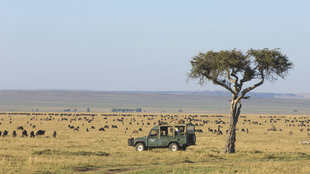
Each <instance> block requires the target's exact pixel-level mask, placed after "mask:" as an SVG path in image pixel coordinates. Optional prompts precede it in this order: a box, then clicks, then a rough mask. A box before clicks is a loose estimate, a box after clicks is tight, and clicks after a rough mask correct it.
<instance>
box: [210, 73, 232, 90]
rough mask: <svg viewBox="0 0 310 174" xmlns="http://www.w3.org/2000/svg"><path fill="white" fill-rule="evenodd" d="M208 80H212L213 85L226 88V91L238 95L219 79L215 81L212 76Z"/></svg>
mask: <svg viewBox="0 0 310 174" xmlns="http://www.w3.org/2000/svg"><path fill="white" fill-rule="evenodd" d="M206 77H207V78H208V79H212V81H213V83H215V84H217V85H220V86H222V87H224V88H225V89H227V90H228V91H229V92H231V93H232V94H236V93H235V91H233V90H232V89H231V88H230V87H229V86H227V85H226V84H225V83H222V82H220V81H218V80H217V79H214V78H212V77H210V76H206Z"/></svg>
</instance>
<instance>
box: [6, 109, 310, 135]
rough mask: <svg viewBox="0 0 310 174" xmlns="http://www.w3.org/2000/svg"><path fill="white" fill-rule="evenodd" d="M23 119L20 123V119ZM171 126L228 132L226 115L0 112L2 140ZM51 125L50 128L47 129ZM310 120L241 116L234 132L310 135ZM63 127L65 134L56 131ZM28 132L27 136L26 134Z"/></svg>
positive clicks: (285, 116)
mask: <svg viewBox="0 0 310 174" xmlns="http://www.w3.org/2000/svg"><path fill="white" fill-rule="evenodd" d="M21 118H22V121H21V120H19V119H21ZM159 120H160V121H163V122H168V123H173V122H176V121H179V120H185V121H187V122H192V123H193V124H194V125H195V129H196V130H195V131H196V132H197V134H198V135H199V134H200V135H201V136H207V135H210V136H211V135H217V136H223V135H225V134H227V133H228V130H227V129H228V120H229V119H228V116H227V115H213V114H143V113H142V114H141V113H139V114H138V113H137V114H136V113H47V112H46V113H45V112H42V113H41V112H24V113H22V112H3V113H0V136H1V137H15V138H18V137H32V138H34V137H44V138H49V137H54V138H56V137H57V136H58V133H60V134H59V136H61V135H62V133H63V132H64V131H66V132H70V131H73V132H81V131H83V132H86V133H89V132H94V131H95V132H106V131H107V130H109V132H111V131H112V132H113V131H117V132H122V133H123V134H126V135H128V136H129V135H131V134H132V133H136V134H137V133H139V132H143V134H144V135H145V134H147V133H148V131H149V130H150V129H151V128H152V127H153V126H155V125H157V124H158V121H159ZM47 125H53V126H47ZM309 126H310V117H309V116H307V115H304V116H298V115H275V116H272V115H270V116H269V115H252V116H248V115H247V116H245V115H242V116H240V118H239V123H238V126H237V131H239V132H240V133H245V134H248V133H251V129H253V128H254V127H255V128H258V127H260V128H261V129H262V134H267V132H283V133H288V134H289V135H294V133H295V132H299V133H306V134H305V135H308V136H310V127H309ZM60 128H62V130H64V131H60V132H58V130H59V129H60ZM28 133H29V134H28Z"/></svg>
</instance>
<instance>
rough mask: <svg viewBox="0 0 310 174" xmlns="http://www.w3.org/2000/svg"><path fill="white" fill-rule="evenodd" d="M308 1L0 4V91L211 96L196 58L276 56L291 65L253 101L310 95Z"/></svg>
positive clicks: (74, 0)
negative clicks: (197, 74)
mask: <svg viewBox="0 0 310 174" xmlns="http://www.w3.org/2000/svg"><path fill="white" fill-rule="evenodd" d="M309 8H310V1H306V0H304V1H298V0H297V1H289V0H287V1H284V0H272V1H270V0H269V1H268V0H257V1H246V0H244V1H228V0H227V1H224V0H222V1H195V0H193V1H180V0H175V1H172V0H171V1H159V0H156V1H145V0H141V1H135V0H131V1H129V0H127V1H126V0H124V1H120V0H119V1H117V0H113V1H99V0H98V1H92V0H90V1H86V0H83V1H82V0H71V1H69V0H67V1H64V0H58V1H57V0H50V1H42V0H37V1H33V0H27V1H25V0H20V1H17V0H1V1H0V60H1V61H0V65H1V68H0V90H2V89H83V90H104V91H109V90H147V91H149V90H169V91H171V90H203V89H209V90H215V89H222V88H217V87H214V86H212V84H210V85H209V86H205V87H200V86H199V85H198V84H197V82H195V81H189V82H187V73H188V72H189V70H190V68H191V67H190V63H189V61H190V59H191V57H193V56H194V55H196V54H197V53H198V52H199V51H202V52H205V51H208V50H215V51H218V50H221V49H233V48H237V49H241V50H243V51H246V50H247V49H249V48H254V49H261V48H271V49H272V48H280V49H281V50H282V52H283V53H285V54H286V55H287V56H288V57H289V58H290V60H292V62H293V63H294V64H295V67H294V70H292V71H291V72H290V75H289V76H288V77H287V78H286V80H278V81H276V82H274V83H272V84H271V83H269V82H267V83H266V84H264V85H263V86H261V87H259V88H257V90H255V91H256V92H281V93H286V92H310V80H309V79H310V77H309V75H310V67H309V66H310V59H309V58H310V51H309V49H310V22H309V21H310V10H309Z"/></svg>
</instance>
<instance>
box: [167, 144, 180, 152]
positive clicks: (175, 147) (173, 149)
mask: <svg viewBox="0 0 310 174" xmlns="http://www.w3.org/2000/svg"><path fill="white" fill-rule="evenodd" d="M169 149H170V150H171V151H172V152H175V151H178V150H179V146H178V145H177V143H171V144H170V145H169Z"/></svg>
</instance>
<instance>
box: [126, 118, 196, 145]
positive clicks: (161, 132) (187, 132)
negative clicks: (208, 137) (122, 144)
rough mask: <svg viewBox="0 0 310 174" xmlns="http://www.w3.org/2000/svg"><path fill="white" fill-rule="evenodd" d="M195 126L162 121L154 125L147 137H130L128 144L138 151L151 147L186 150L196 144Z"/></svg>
mask: <svg viewBox="0 0 310 174" xmlns="http://www.w3.org/2000/svg"><path fill="white" fill-rule="evenodd" d="M195 143H196V135H195V126H194V125H193V124H191V123H189V124H185V123H184V122H182V123H180V122H179V123H178V124H167V123H160V122H159V124H158V125H157V126H155V127H153V128H152V129H151V131H150V133H149V134H148V136H145V137H138V138H129V139H128V145H129V146H134V147H136V150H137V151H143V150H146V149H151V148H167V147H168V148H169V149H170V150H171V151H178V150H186V148H187V147H188V146H191V145H195Z"/></svg>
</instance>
